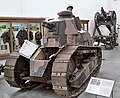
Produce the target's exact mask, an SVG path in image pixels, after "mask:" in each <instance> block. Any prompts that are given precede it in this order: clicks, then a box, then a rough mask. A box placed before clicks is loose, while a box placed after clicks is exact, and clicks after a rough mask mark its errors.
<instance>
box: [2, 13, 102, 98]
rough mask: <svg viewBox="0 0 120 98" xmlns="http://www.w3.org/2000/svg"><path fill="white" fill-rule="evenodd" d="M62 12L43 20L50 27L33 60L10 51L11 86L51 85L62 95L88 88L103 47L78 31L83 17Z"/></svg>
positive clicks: (8, 74)
mask: <svg viewBox="0 0 120 98" xmlns="http://www.w3.org/2000/svg"><path fill="white" fill-rule="evenodd" d="M58 15H59V18H58V19H57V20H50V21H47V22H43V26H44V27H46V28H48V29H47V31H46V34H47V37H46V38H45V39H44V40H46V41H44V45H43V46H41V47H38V48H37V50H36V51H35V52H34V53H33V54H32V55H31V57H30V59H28V58H26V57H24V56H21V55H20V54H19V52H18V51H14V52H13V53H11V54H10V57H9V58H8V59H7V61H6V64H5V67H4V75H5V79H6V80H7V82H8V83H9V84H10V85H11V86H14V87H19V88H30V87H32V86H34V85H35V84H37V83H39V84H47V85H49V84H50V85H52V89H53V90H54V91H55V93H57V94H58V95H61V96H64V97H75V96H78V95H79V94H81V93H82V92H83V91H84V89H85V88H86V86H87V83H88V82H89V79H90V77H91V76H96V75H97V74H98V73H99V70H100V66H101V59H102V53H101V48H100V47H95V46H93V45H92V42H93V41H92V38H91V36H90V34H89V33H88V32H81V31H79V30H78V29H80V27H79V26H80V25H79V24H80V20H79V18H78V17H77V18H72V12H70V11H62V12H60V13H58ZM27 51H29V50H27Z"/></svg>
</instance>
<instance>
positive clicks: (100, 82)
mask: <svg viewBox="0 0 120 98" xmlns="http://www.w3.org/2000/svg"><path fill="white" fill-rule="evenodd" d="M113 86H114V80H107V79H100V78H95V77H91V79H90V81H89V83H88V86H87V88H86V90H85V92H87V93H91V94H95V95H100V96H104V97H110V96H111V92H112V89H113Z"/></svg>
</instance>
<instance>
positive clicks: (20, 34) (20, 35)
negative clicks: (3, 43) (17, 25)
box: [16, 26, 28, 47]
mask: <svg viewBox="0 0 120 98" xmlns="http://www.w3.org/2000/svg"><path fill="white" fill-rule="evenodd" d="M16 38H18V43H19V45H20V47H21V46H22V45H23V43H24V40H26V39H28V35H27V31H26V30H25V28H24V27H23V26H22V27H21V30H20V31H19V32H18V34H17V36H16Z"/></svg>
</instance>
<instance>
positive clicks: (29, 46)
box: [19, 40, 38, 59]
mask: <svg viewBox="0 0 120 98" xmlns="http://www.w3.org/2000/svg"><path fill="white" fill-rule="evenodd" d="M37 48H38V45H36V44H34V43H32V42H30V41H28V40H25V42H24V44H23V45H22V47H21V48H20V50H19V53H20V55H22V56H24V57H26V58H28V59H30V57H31V56H32V54H33V53H34V52H35V50H36V49H37Z"/></svg>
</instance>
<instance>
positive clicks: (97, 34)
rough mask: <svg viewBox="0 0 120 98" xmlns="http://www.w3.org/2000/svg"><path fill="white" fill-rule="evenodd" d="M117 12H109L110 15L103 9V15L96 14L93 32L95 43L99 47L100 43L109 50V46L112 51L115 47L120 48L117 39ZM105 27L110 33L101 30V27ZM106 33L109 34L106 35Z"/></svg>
mask: <svg viewBox="0 0 120 98" xmlns="http://www.w3.org/2000/svg"><path fill="white" fill-rule="evenodd" d="M116 20H117V17H116V12H115V11H109V12H108V13H107V12H106V11H104V9H103V8H102V7H101V13H99V12H97V13H96V14H95V18H94V21H95V29H94V32H93V39H94V42H97V43H98V44H97V45H99V44H100V42H101V43H103V44H104V46H105V47H106V48H107V46H109V47H110V48H111V49H113V48H114V47H115V46H118V42H117V38H118V33H117V32H116ZM102 25H103V26H105V27H106V28H107V30H108V31H109V32H108V31H104V32H103V31H102V30H100V26H102ZM105 32H108V34H105Z"/></svg>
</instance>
